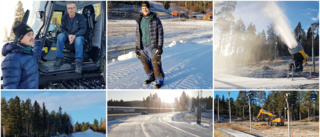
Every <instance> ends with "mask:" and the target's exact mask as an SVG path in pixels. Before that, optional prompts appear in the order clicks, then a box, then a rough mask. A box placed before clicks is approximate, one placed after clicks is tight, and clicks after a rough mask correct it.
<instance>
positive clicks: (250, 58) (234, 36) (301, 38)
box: [214, 1, 319, 63]
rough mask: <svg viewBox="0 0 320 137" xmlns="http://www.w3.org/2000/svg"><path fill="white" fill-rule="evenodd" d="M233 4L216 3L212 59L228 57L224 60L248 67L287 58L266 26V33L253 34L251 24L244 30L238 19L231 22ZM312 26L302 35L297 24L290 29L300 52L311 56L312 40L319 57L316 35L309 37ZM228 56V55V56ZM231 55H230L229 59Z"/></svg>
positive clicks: (273, 33) (282, 44)
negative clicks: (244, 64)
mask: <svg viewBox="0 0 320 137" xmlns="http://www.w3.org/2000/svg"><path fill="white" fill-rule="evenodd" d="M236 5H237V2H236V1H225V2H216V3H215V9H220V11H215V12H214V15H215V29H217V30H218V31H219V35H216V36H217V37H218V40H217V43H218V44H217V45H216V46H217V47H218V49H217V50H216V51H215V52H216V53H215V56H217V57H216V58H215V59H217V60H221V57H218V56H225V55H226V53H228V54H229V56H228V57H224V58H225V59H229V60H230V61H233V62H237V63H252V62H257V61H261V60H273V59H275V58H277V57H279V56H289V55H290V54H289V52H288V47H287V46H286V44H285V43H284V42H283V41H282V39H281V38H280V37H279V35H278V33H277V32H276V31H275V28H274V26H273V25H272V24H270V25H269V26H268V27H267V28H268V29H267V30H262V31H260V32H257V30H256V26H255V24H254V23H250V25H249V26H247V27H246V26H245V25H244V23H243V21H242V19H241V18H240V19H235V17H234V16H233V13H234V12H235V9H236ZM311 26H312V24H310V27H309V28H308V32H307V33H305V32H304V29H305V28H302V27H301V23H300V22H298V23H297V26H296V28H295V29H294V35H295V38H296V41H297V42H299V43H301V45H302V46H303V48H304V51H305V52H306V53H307V54H308V55H309V56H311V55H312V53H311V49H312V37H313V39H314V40H315V41H314V48H315V49H314V51H315V56H319V35H318V34H316V35H312V29H311ZM231 53H232V54H231ZM230 54H231V55H230Z"/></svg>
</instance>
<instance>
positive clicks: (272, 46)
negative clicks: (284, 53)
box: [267, 24, 277, 60]
mask: <svg viewBox="0 0 320 137" xmlns="http://www.w3.org/2000/svg"><path fill="white" fill-rule="evenodd" d="M267 34H268V38H267V45H268V49H269V50H268V51H267V53H268V54H269V55H270V56H269V59H271V60H273V59H275V58H276V57H277V47H276V42H277V34H276V31H275V30H274V25H272V24H271V25H270V26H268V30H267Z"/></svg>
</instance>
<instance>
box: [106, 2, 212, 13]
mask: <svg viewBox="0 0 320 137" xmlns="http://www.w3.org/2000/svg"><path fill="white" fill-rule="evenodd" d="M120 3H121V4H128V5H133V6H135V7H138V6H141V3H142V1H112V2H110V3H108V4H112V5H114V6H115V7H118V6H119V4H120ZM160 3H162V4H163V8H164V9H165V10H168V9H169V8H170V7H171V6H172V7H171V8H172V11H173V10H177V11H178V10H182V9H180V8H184V9H186V10H188V11H194V12H200V13H206V12H212V8H213V5H212V4H213V3H212V1H160ZM151 9H152V8H151Z"/></svg>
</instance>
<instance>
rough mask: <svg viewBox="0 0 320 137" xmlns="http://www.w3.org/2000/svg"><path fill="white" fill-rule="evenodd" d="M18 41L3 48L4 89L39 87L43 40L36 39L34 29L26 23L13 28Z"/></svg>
mask: <svg viewBox="0 0 320 137" xmlns="http://www.w3.org/2000/svg"><path fill="white" fill-rule="evenodd" d="M13 32H14V34H15V36H16V41H15V42H12V43H6V44H5V45H4V46H3V48H2V55H3V56H5V59H4V60H3V62H2V64H1V69H2V74H3V88H4V89H38V88H39V72H38V64H37V60H39V59H40V58H41V51H42V45H41V41H36V42H35V40H34V37H33V30H32V29H31V28H30V27H29V26H27V25H26V24H19V25H17V26H16V27H14V28H13Z"/></svg>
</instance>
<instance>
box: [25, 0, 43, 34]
mask: <svg viewBox="0 0 320 137" xmlns="http://www.w3.org/2000/svg"><path fill="white" fill-rule="evenodd" d="M46 3H47V1H34V2H33V9H32V10H31V11H30V15H29V19H28V22H27V24H28V25H29V26H30V27H31V28H32V30H33V31H34V36H36V34H37V33H38V31H39V29H40V28H41V26H42V24H43V20H42V19H40V18H37V12H38V11H44V8H45V5H46Z"/></svg>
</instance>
